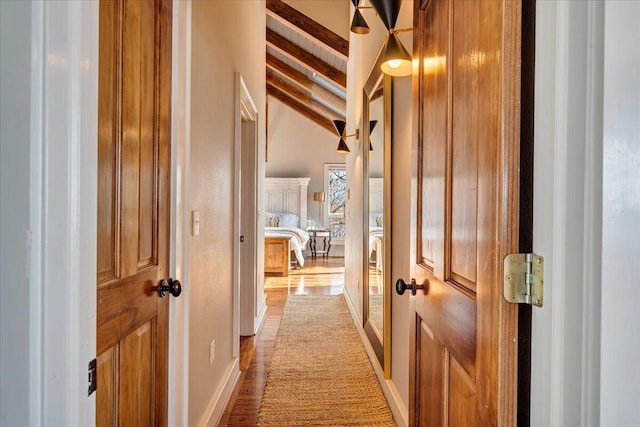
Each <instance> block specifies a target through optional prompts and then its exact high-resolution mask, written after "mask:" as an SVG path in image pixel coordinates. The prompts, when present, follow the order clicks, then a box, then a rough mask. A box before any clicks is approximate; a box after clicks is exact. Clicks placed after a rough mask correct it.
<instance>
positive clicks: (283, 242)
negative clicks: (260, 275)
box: [264, 177, 310, 276]
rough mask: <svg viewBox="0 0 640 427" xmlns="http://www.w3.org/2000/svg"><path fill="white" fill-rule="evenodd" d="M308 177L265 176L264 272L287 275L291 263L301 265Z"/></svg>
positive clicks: (304, 238) (299, 266) (296, 265)
mask: <svg viewBox="0 0 640 427" xmlns="http://www.w3.org/2000/svg"><path fill="white" fill-rule="evenodd" d="M309 181H310V178H306V177H304V178H270V177H268V178H266V180H265V215H264V223H265V228H264V237H265V251H264V252H265V269H264V272H265V275H280V276H287V275H288V274H289V269H290V268H292V266H293V267H294V268H301V267H304V263H305V258H304V251H305V248H306V246H307V243H308V242H309V234H308V233H307V232H306V230H305V229H304V228H306V223H307V187H308V185H309Z"/></svg>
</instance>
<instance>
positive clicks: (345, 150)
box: [333, 120, 360, 154]
mask: <svg viewBox="0 0 640 427" xmlns="http://www.w3.org/2000/svg"><path fill="white" fill-rule="evenodd" d="M333 127H334V128H336V132H338V135H339V136H340V142H338V148H337V149H336V151H337V152H338V153H341V154H349V153H350V152H351V150H349V146H348V145H347V142H346V141H345V139H347V138H349V137H350V136H355V137H356V139H360V129H356V131H355V133H352V134H351V135H345V129H346V128H347V122H345V121H344V120H334V121H333Z"/></svg>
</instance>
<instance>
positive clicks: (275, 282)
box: [219, 258, 344, 427]
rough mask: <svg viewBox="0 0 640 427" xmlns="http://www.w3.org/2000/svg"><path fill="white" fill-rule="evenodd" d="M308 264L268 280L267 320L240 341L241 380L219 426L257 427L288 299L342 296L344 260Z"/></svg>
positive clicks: (329, 259)
mask: <svg viewBox="0 0 640 427" xmlns="http://www.w3.org/2000/svg"><path fill="white" fill-rule="evenodd" d="M307 262H308V264H307V265H305V267H304V268H302V269H299V270H291V271H290V272H289V276H288V277H268V278H266V279H265V294H266V295H267V318H266V320H265V323H264V325H263V327H262V329H261V330H260V331H259V332H258V333H257V334H256V336H254V337H242V338H241V340H240V371H241V374H240V379H239V380H238V384H237V386H236V388H235V390H234V391H233V394H232V396H231V399H230V400H229V404H228V405H227V408H226V409H225V411H224V414H223V415H222V419H221V421H220V423H219V426H243V427H248V426H255V425H256V420H257V418H258V410H259V409H260V402H261V401H262V394H263V392H264V386H265V384H266V382H267V370H268V368H269V363H270V362H271V357H272V355H273V346H274V344H275V340H276V335H277V333H278V327H279V326H280V318H281V317H282V310H283V308H284V303H285V302H286V300H287V295H290V294H293V295H301V294H308V295H337V294H341V293H342V292H343V289H344V259H343V258H328V259H327V258H324V259H323V258H320V259H316V260H307Z"/></svg>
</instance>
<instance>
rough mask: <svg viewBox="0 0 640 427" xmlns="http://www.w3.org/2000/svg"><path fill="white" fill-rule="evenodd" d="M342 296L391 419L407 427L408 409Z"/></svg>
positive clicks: (353, 310)
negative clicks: (389, 410) (385, 400)
mask: <svg viewBox="0 0 640 427" xmlns="http://www.w3.org/2000/svg"><path fill="white" fill-rule="evenodd" d="M344 295H345V300H346V301H347V306H348V307H349V312H350V313H351V319H352V320H353V323H354V324H355V326H356V329H357V330H358V334H359V335H360V341H362V344H363V345H364V349H365V351H366V352H367V355H368V356H369V361H370V362H371V366H372V367H373V371H374V372H375V373H376V377H378V382H379V383H380V388H382V393H383V394H384V397H385V398H386V399H387V403H388V404H389V409H391V413H392V414H393V418H394V420H395V421H396V423H397V424H398V426H399V427H407V426H408V425H409V409H408V408H407V407H406V406H405V405H404V402H403V401H402V398H401V397H400V393H399V392H398V389H397V388H396V385H395V383H394V382H393V379H386V378H385V377H384V372H383V370H382V367H381V366H380V363H379V362H378V358H377V356H376V353H375V351H374V350H373V347H372V346H371V343H370V342H369V338H368V337H367V335H366V333H365V331H364V329H363V328H362V326H360V325H362V319H361V318H360V316H359V315H358V312H357V311H356V310H355V309H354V306H353V304H352V301H351V298H350V297H349V296H348V294H346V293H345V294H344Z"/></svg>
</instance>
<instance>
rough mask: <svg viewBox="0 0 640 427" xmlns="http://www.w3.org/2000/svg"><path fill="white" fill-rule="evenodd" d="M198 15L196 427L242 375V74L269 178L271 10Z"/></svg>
mask: <svg viewBox="0 0 640 427" xmlns="http://www.w3.org/2000/svg"><path fill="white" fill-rule="evenodd" d="M192 17H193V20H192V55H191V58H192V63H191V106H190V108H191V143H190V166H191V168H190V172H191V176H190V185H189V191H190V200H189V206H190V209H192V210H199V211H200V235H199V236H192V237H191V238H190V242H189V254H190V260H189V270H190V277H189V279H190V280H189V286H190V289H189V305H190V306H189V316H190V318H189V343H190V344H189V417H188V418H189V425H198V424H199V423H209V424H211V425H214V424H215V423H216V422H217V419H216V417H217V416H219V411H220V408H219V404H220V399H221V393H223V389H225V387H226V389H228V388H229V387H230V386H232V384H229V381H232V379H233V375H234V370H236V369H237V368H236V367H234V366H235V364H236V363H237V360H236V359H235V358H234V357H233V339H234V337H233V333H232V325H233V318H232V315H233V313H232V307H233V271H232V270H233V268H232V267H233V241H234V239H235V236H233V220H234V212H233V192H234V188H233V186H234V171H233V165H234V123H235V122H234V119H235V104H234V102H235V91H236V89H235V72H239V73H241V75H242V78H243V79H244V82H245V83H246V85H247V89H248V91H249V93H250V94H251V97H252V99H253V101H254V102H255V105H256V107H257V109H258V135H259V137H258V147H259V152H258V165H259V167H260V170H259V171H258V174H259V175H263V174H264V169H263V167H264V166H263V165H264V129H265V128H264V111H265V110H264V108H265V107H264V106H265V44H264V37H265V36H264V32H265V19H266V18H265V4H264V2H263V1H233V0H229V1H222V0H215V1H194V2H193V3H192ZM213 340H215V341H216V344H215V347H216V348H215V360H214V362H213V364H212V365H211V366H210V365H209V344H210V343H211V342H212V341H213ZM222 403H224V402H222ZM222 409H223V408H222Z"/></svg>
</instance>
